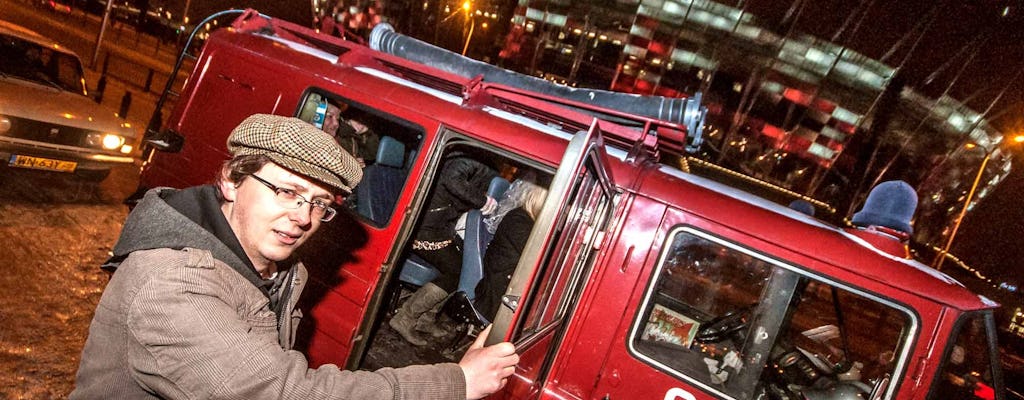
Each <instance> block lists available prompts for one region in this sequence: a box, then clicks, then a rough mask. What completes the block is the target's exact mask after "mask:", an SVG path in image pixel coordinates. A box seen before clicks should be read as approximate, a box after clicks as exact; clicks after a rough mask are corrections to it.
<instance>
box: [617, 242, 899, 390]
mask: <svg viewBox="0 0 1024 400" xmlns="http://www.w3.org/2000/svg"><path fill="white" fill-rule="evenodd" d="M705 235H706V234H704V233H702V232H699V231H696V230H691V229H690V228H685V229H684V230H677V231H676V233H675V234H674V237H673V239H672V243H671V246H670V248H669V250H668V253H667V254H666V257H665V258H664V261H663V263H662V265H661V266H660V267H659V271H658V275H657V277H656V278H655V279H656V281H655V283H654V285H653V286H652V288H651V289H652V290H650V291H649V293H648V296H649V297H648V298H647V301H646V303H645V306H644V308H643V312H642V314H640V318H639V319H638V320H636V321H635V323H636V325H635V326H634V330H633V334H632V337H633V340H632V343H631V349H632V351H634V352H635V354H637V355H638V356H639V357H640V358H642V359H645V360H647V361H648V362H650V363H652V364H653V365H654V366H656V367H658V368H661V369H664V370H666V372H668V373H670V374H673V375H676V376H679V377H682V378H684V379H688V380H691V381H696V383H698V384H700V385H702V386H706V387H708V388H711V389H714V390H718V391H721V392H724V393H726V394H728V395H731V396H734V397H736V398H769V399H776V400H790V399H833V398H871V399H874V398H885V397H883V395H884V394H885V393H886V390H887V389H888V386H887V385H888V382H889V379H890V377H891V376H893V374H894V373H895V371H896V368H898V366H899V365H900V357H899V355H900V354H901V352H903V351H905V349H906V343H905V342H906V340H907V337H906V336H907V332H908V331H910V328H911V321H912V319H911V317H910V316H909V315H908V313H907V312H906V311H904V310H901V309H900V308H899V307H898V306H896V305H893V304H887V302H885V301H884V300H881V299H877V298H873V297H872V296H870V295H867V294H865V293H860V292H859V291H856V290H851V289H849V288H843V287H840V286H838V285H834V284H830V283H829V282H826V281H823V280H820V279H818V278H815V277H813V276H810V275H805V274H803V273H801V272H800V271H798V270H794V269H790V268H783V267H781V266H779V265H773V263H772V262H770V261H768V260H767V259H764V258H762V257H758V255H757V254H756V253H753V252H751V251H750V250H746V249H741V248H732V247H731V246H728V245H727V244H726V243H724V242H721V241H719V240H717V239H716V238H713V237H709V236H705ZM868 327H870V328H868ZM757 360H765V362H758V361H757ZM764 396H766V397H764ZM835 396H839V397H835ZM843 396H852V397H843ZM857 396H859V397H857Z"/></svg>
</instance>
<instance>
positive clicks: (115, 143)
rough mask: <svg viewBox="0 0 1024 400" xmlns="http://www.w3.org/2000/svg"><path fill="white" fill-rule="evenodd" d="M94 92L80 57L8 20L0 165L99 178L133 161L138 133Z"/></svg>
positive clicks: (2, 49) (0, 59)
mask: <svg viewBox="0 0 1024 400" xmlns="http://www.w3.org/2000/svg"><path fill="white" fill-rule="evenodd" d="M88 94H89V93H88V89H87V88H86V84H85V75H84V71H83V69H82V63H81V61H80V60H79V58H78V56H76V55H75V54H74V53H73V52H71V51H70V50H68V49H65V48H64V47H63V46H61V45H60V44H58V43H56V42H54V41H53V40H51V39H48V38H46V37H44V36H42V35H39V34H38V33H35V32H33V31H31V30H28V29H26V28H24V27H21V26H18V25H14V24H11V23H8V22H5V21H0V157H2V158H0V162H3V164H6V165H7V166H9V167H15V168H30V169H40V170H47V171H57V172H66V173H74V174H76V175H78V176H81V177H82V178H85V179H89V180H96V181H99V180H103V179H104V178H106V177H107V175H109V174H110V169H111V167H112V166H114V165H117V164H124V163H131V162H133V161H134V158H133V157H132V154H133V150H134V149H133V144H134V143H135V131H134V130H133V129H132V128H131V126H130V125H129V124H128V123H126V122H125V121H123V120H121V119H119V118H118V117H117V115H116V114H115V113H114V111H112V110H109V109H107V108H105V107H103V106H101V105H99V104H97V103H96V102H95V101H93V99H91V98H89V97H88Z"/></svg>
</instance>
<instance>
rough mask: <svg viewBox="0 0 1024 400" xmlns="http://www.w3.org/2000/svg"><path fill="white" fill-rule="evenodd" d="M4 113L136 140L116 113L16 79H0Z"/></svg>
mask: <svg viewBox="0 0 1024 400" xmlns="http://www.w3.org/2000/svg"><path fill="white" fill-rule="evenodd" d="M0 114H3V115H10V116H13V117H20V118H28V119H33V120H36V121H42V122H49V123H53V124H59V125H65V126H71V127H76V128H82V129H88V130H95V131H101V132H108V133H117V134H119V135H122V136H125V137H127V138H134V137H135V131H134V130H133V129H131V128H130V127H129V125H127V124H125V121H122V120H121V119H119V118H117V116H115V115H114V111H113V110H110V109H108V108H106V107H103V106H102V105H100V104H97V103H96V102H95V101H93V100H92V99H90V98H88V97H86V96H83V95H81V94H79V93H74V92H68V91H64V90H60V89H57V88H54V87H50V86H46V85H41V84H37V83H33V82H29V81H25V80H21V79H17V78H13V77H0Z"/></svg>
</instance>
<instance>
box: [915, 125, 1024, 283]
mask: <svg viewBox="0 0 1024 400" xmlns="http://www.w3.org/2000/svg"><path fill="white" fill-rule="evenodd" d="M1011 142H1013V143H1022V142H1024V134H1022V135H1016V136H1014V137H1013V138H1012V139H1011ZM997 149H999V146H998V145H997V146H992V148H991V149H989V150H988V151H986V152H985V158H984V159H982V160H981V167H978V173H977V174H976V175H975V176H974V183H973V184H971V190H969V191H967V198H966V199H964V206H963V208H961V209H960V214H959V215H957V217H956V222H954V223H953V230H952V231H951V232H949V239H946V246H945V247H943V249H942V251H941V252H939V254H937V255H936V256H935V260H934V261H933V262H932V264H934V266H935V269H936V270H939V271H941V270H942V263H943V262H945V261H946V254H948V253H949V248H950V247H952V246H953V239H954V238H956V232H957V231H958V230H960V223H961V222H963V221H964V216H965V215H967V208H968V207H970V205H971V200H973V199H974V192H976V191H977V190H978V183H980V182H981V176H982V175H984V174H985V167H986V166H988V161H989V160H991V159H992V154H993V153H995V152H996V150H997Z"/></svg>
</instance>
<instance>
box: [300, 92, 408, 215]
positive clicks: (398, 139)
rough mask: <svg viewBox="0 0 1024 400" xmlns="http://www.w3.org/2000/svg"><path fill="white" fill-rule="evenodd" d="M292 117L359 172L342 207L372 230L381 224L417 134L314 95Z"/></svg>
mask: <svg viewBox="0 0 1024 400" xmlns="http://www.w3.org/2000/svg"><path fill="white" fill-rule="evenodd" d="M296 116H297V117H298V118H299V119H302V120H303V121H306V122H309V123H310V124H312V125H313V126H316V127H317V128H320V129H321V130H323V131H324V132H326V133H327V134H329V135H331V136H332V137H334V139H335V140H337V141H338V144H339V145H341V147H342V148H343V149H345V151H346V152H348V153H349V154H351V155H352V156H353V157H355V158H356V160H357V161H358V162H359V164H360V166H361V167H362V168H363V179H362V181H361V183H360V185H359V186H357V187H356V188H355V189H354V190H353V191H352V193H351V194H350V195H349V196H348V197H347V198H346V200H345V203H344V205H342V207H347V208H349V209H351V210H352V211H355V212H356V213H358V214H359V215H360V216H362V217H363V218H364V219H366V220H368V221H370V223H372V224H374V225H378V226H382V225H386V224H387V223H388V222H389V221H390V219H391V215H392V214H393V213H394V210H395V205H396V203H397V202H398V198H399V196H400V195H401V193H402V188H403V187H404V185H405V182H406V180H407V178H408V176H409V171H410V169H411V168H412V165H413V162H414V160H415V158H416V154H417V150H418V149H419V147H420V142H421V141H422V138H423V129H422V128H421V127H419V126H415V125H412V124H410V123H408V122H406V121H401V120H398V119H397V118H395V117H393V116H390V115H387V114H383V113H381V112H380V111H376V110H372V109H370V108H368V107H364V106H362V105H360V104H357V103H353V102H351V101H348V100H347V99H344V98H342V97H341V96H338V95H335V94H332V93H326V92H319V91H311V92H309V93H308V94H307V95H306V99H305V100H304V101H302V102H300V103H299V109H298V110H297V112H296Z"/></svg>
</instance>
